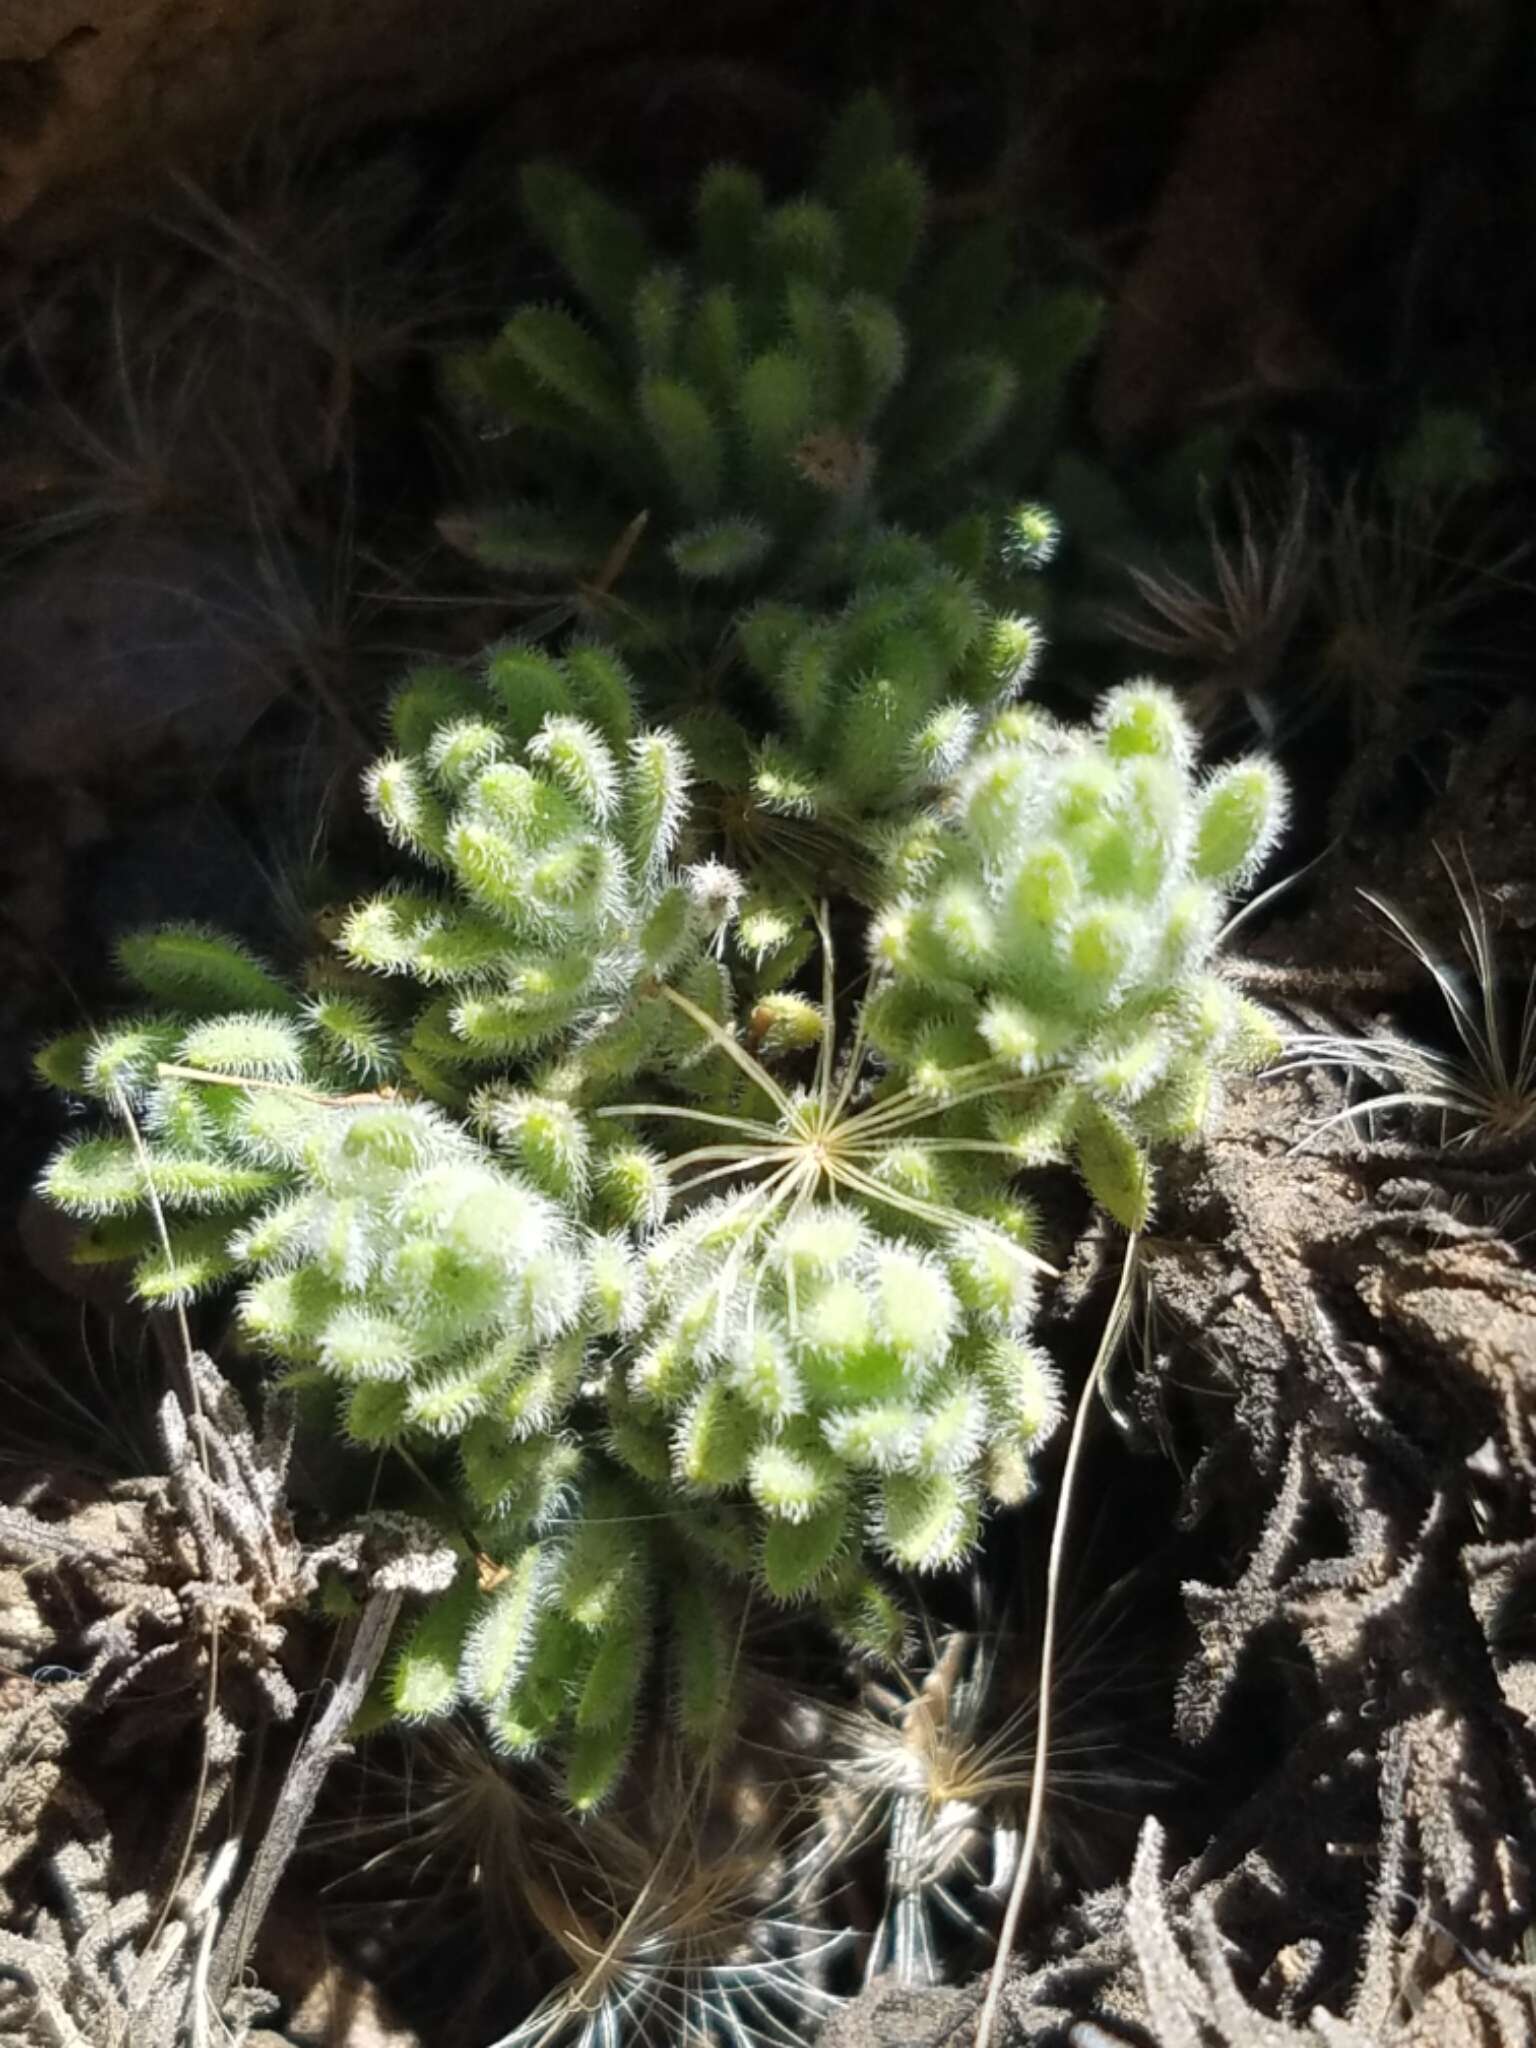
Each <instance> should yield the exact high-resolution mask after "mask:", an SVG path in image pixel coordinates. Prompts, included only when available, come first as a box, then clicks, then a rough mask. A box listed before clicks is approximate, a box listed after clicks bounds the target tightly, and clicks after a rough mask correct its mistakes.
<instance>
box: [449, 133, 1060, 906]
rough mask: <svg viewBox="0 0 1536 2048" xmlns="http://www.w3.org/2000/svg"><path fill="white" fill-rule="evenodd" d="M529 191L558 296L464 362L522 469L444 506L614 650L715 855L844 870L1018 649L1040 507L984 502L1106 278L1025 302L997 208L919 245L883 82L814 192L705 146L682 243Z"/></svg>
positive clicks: (546, 173) (989, 694)
mask: <svg viewBox="0 0 1536 2048" xmlns="http://www.w3.org/2000/svg"><path fill="white" fill-rule="evenodd" d="M523 198H524V202H525V207H526V210H527V212H528V214H529V217H530V219H531V221H532V223H533V225H534V227H535V229H536V230H537V231H538V233H539V234H540V235H541V236H542V238H543V239H544V240H545V241H546V242H547V243H548V245H549V246H550V248H551V249H552V250H553V252H554V254H555V255H556V257H557V258H558V260H559V262H560V265H561V268H562V270H563V271H564V273H565V276H566V278H567V279H568V281H569V285H570V288H571V290H572V292H573V293H574V295H575V299H576V300H577V302H578V303H579V307H580V310H579V312H574V311H571V310H569V309H567V308H566V307H564V306H541V307H524V308H522V309H520V310H519V311H518V312H517V313H515V314H514V315H513V317H512V319H511V320H510V321H509V322H508V323H507V325H506V327H505V328H504V329H503V331H502V332H501V334H500V335H499V336H498V337H497V338H496V339H495V340H494V341H493V342H491V343H490V344H489V346H487V347H486V348H484V349H482V350H479V351H475V352H472V353H470V354H468V355H466V356H464V357H462V358H461V359H460V360H459V361H458V363H457V365H456V367H455V383H456V386H457V388H458V390H459V392H460V395H461V397H462V398H463V399H464V400H465V401H466V402H467V403H468V404H469V405H470V407H471V410H472V411H474V412H475V413H476V414H477V415H478V416H479V417H480V419H481V420H482V422H483V426H484V431H485V433H486V434H487V435H488V436H490V437H491V445H492V446H493V447H494V448H495V449H496V450H498V451H501V452H502V453H503V454H504V456H505V463H506V466H507V467H508V468H509V469H510V470H511V472H512V476H511V478H510V479H509V480H508V481H507V482H506V484H505V489H506V490H507V491H508V492H511V493H520V495H515V496H513V497H511V498H505V499H495V500H493V501H492V502H490V503H488V504H487V505H486V506H485V507H484V508H482V509H480V510H477V511H471V512H466V513H462V514H456V515H452V516H451V517H450V518H449V519H447V520H446V521H445V522H444V530H445V532H446V533H447V534H448V536H449V537H450V538H451V539H452V540H453V541H455V542H456V543H457V544H458V545H459V546H461V547H462V548H464V549H466V550H467V551H468V552H469V553H471V554H472V555H474V556H475V557H476V558H477V559H478V560H480V561H481V562H483V563H484V564H486V565H487V566H488V567H489V568H491V569H492V570H493V571H495V572H497V573H498V574H500V575H502V576H504V577H511V578H512V579H514V580H516V581H520V582H525V583H528V582H531V583H532V584H533V585H534V586H535V587H536V588H537V587H542V589H543V590H544V592H545V593H546V595H547V596H552V597H553V598H554V599H555V600H556V602H555V603H554V608H553V609H552V610H550V611H548V612H547V613H546V615H545V616H546V618H547V619H549V620H555V621H558V620H561V619H563V618H565V617H569V616H574V617H576V618H577V619H578V620H579V621H581V622H582V624H583V625H584V627H585V628H586V629H588V630H591V631H593V632H595V633H597V634H598V635H599V636H600V637H601V639H602V640H603V641H604V642H605V643H607V644H609V645H611V646H615V647H618V648H620V649H621V650H622V651H623V652H625V654H626V655H628V656H629V657H630V658H631V659H633V660H634V661H635V662H636V664H637V666H638V667H639V668H640V669H641V672H642V678H643V682H644V694H645V697H646V699H647V701H648V702H651V703H654V704H656V705H658V706H660V707H661V708H662V709H663V710H665V711H666V712H668V713H669V715H674V714H675V716H676V717H677V719H678V721H679V723H680V726H681V729H682V730H683V732H684V734H685V736H686V738H687V739H688V743H689V745H690V747H691V749H692V751H693V754H694V757H695V760H696V762H697V764H698V770H699V775H700V779H701V780H702V781H703V782H705V783H707V784H709V785H712V786H713V787H714V788H716V789H717V790H718V791H719V793H720V795H719V802H718V805H717V808H716V816H715V820H714V824H715V830H716V834H717V836H718V837H719V838H721V839H723V841H724V842H725V846H726V849H727V851H728V855H729V857H731V858H734V859H737V860H741V861H744V862H746V863H748V864H749V865H751V866H752V867H753V868H754V869H763V868H768V867H770V866H771V865H773V864H774V863H775V862H777V863H778V864H780V865H784V866H787V867H788V868H789V869H790V870H791V872H792V878H793V879H794V880H795V881H797V882H800V883H803V882H804V879H805V875H806V874H807V873H808V872H813V873H817V874H819V875H821V876H822V877H823V878H825V877H826V875H827V874H828V872H829V855H830V857H831V859H832V860H833V862H835V869H836V873H837V876H838V880H839V885H840V886H851V887H856V886H857V878H858V877H859V876H860V875H861V873H862V869H861V867H860V864H859V860H858V853H859V851H860V849H859V847H858V839H859V826H860V823H861V821H863V820H864V819H866V818H867V817H868V816H870V815H872V814H878V813H881V812H888V811H890V810H892V809H893V808H897V807H901V806H903V805H905V806H908V807H910V805H911V804H912V802H913V801H914V800H918V799H920V798H923V797H926V796H928V795H929V794H931V793H932V791H933V790H934V789H935V788H936V787H937V785H938V784H939V783H940V782H942V780H943V778H944V776H945V775H946V774H947V773H948V772H949V771H950V770H951V769H952V768H953V766H954V765H955V763H956V762H957V760H958V759H959V758H960V757H961V755H962V754H963V752H964V750H965V748H966V746H967V745H968V743H969V740H970V738H971V737H972V736H973V734H974V731H975V729H976V726H977V723H978V721H979V720H980V719H981V718H983V717H985V716H986V715H987V714H989V713H990V712H991V711H992V710H994V709H996V708H997V706H998V705H999V704H1000V703H1003V702H1006V701H1008V700H1009V699H1010V698H1011V697H1012V696H1014V695H1015V694H1017V692H1018V691H1019V690H1020V689H1021V688H1022V687H1023V686H1024V684H1025V683H1026V682H1027V681H1028V679H1029V676H1030V674H1031V673H1032V671H1033V669H1034V667H1035V664H1036V662H1037V660H1038V658H1039V654H1040V650H1041V645H1042V634H1041V631H1040V628H1039V626H1038V624H1037V622H1036V621H1035V619H1034V618H1033V617H1032V616H1031V604H1032V600H1033V597H1034V595H1035V592H1036V590H1037V588H1038V586H1037V582H1036V579H1035V574H1034V572H1035V571H1037V570H1038V569H1039V568H1040V567H1041V566H1042V565H1043V564H1044V563H1045V562H1046V561H1047V560H1048V559H1049V558H1050V556H1051V554H1052V553H1053V551H1054V548H1055V545H1056V539H1057V532H1056V526H1055V522H1054V521H1053V519H1052V518H1051V517H1050V515H1049V514H1048V513H1047V512H1045V511H1044V510H1043V508H1041V507H1039V506H1037V505H1033V504H1028V503H1026V504H1023V505H1014V506H1012V508H1011V509H1010V510H1008V511H1007V512H1006V513H1005V512H1004V511H1003V509H1002V507H1003V506H1004V504H1006V503H1009V502H1010V500H1011V496H1012V493H1014V492H1015V491H1016V490H1017V489H1018V482H1017V479H1019V478H1027V477H1028V476H1029V475H1031V474H1033V473H1034V471H1035V470H1036V469H1037V468H1038V455H1039V450H1040V447H1041V446H1042V445H1043V442H1044V440H1045V438H1046V437H1047V435H1048V431H1049V426H1050V422H1051V421H1052V420H1053V418H1054V416H1055V412H1056V409H1057V406H1058V403H1059V400H1060V397H1061V393H1062V390H1063V388H1064V385H1065V382H1066V379H1067V377H1068V376H1069V374H1070V372H1071V370H1072V368H1073V367H1074V365H1075V364H1076V363H1077V362H1078V361H1079V360H1080V358H1081V356H1082V355H1083V353H1084V351H1085V350H1086V348H1087V347H1088V345H1089V344H1090V342H1091V340H1092V338H1093V334H1094V332H1095V329H1096V326H1097V319H1098V308H1097V304H1096V302H1095V301H1093V300H1092V299H1089V298H1087V297H1085V296H1083V295H1082V294H1079V293H1075V292H1070V291H1059V292H1039V293H1036V294H1035V295H1034V296H1033V297H1032V298H1031V299H1029V300H1027V301H1026V300H1024V299H1023V298H1022V297H1021V295H1020V294H1019V292H1018V290H1017V284H1016V280H1015V279H1014V276H1013V271H1012V262H1011V256H1010V251H1009V248H1008V241H1007V236H1006V233H1005V232H1002V230H1001V224H1000V223H992V224H989V225H987V226H986V227H984V228H981V229H978V230H977V231H975V232H974V233H972V234H970V235H968V236H965V237H962V238H961V240H960V241H959V242H958V243H957V244H956V245H955V246H954V247H953V248H951V249H950V250H948V251H944V252H941V253H939V254H938V255H937V256H936V257H935V258H934V260H933V261H931V262H925V261H924V260H923V242H924V239H925V227H926V220H927V213H928V194H927V188H926V184H925V181H924V178H923V176H922V173H921V171H920V170H919V168H918V166H917V165H916V164H915V163H914V162H913V161H912V160H911V159H910V158H909V157H907V156H905V155H904V154H902V153H901V152H900V151H899V150H898V148H897V146H896V141H895V132H894V126H893V122H892V118H891V115H890V113H889V111H888V110H887V109H886V108H885V106H884V105H883V103H882V102H880V101H879V100H878V99H877V98H876V97H874V96H867V97H865V98H862V99H860V100H857V101H856V102H854V104H853V105H852V106H851V107H850V108H849V109H848V110H847V112H846V113H845V114H844V115H843V117H842V118H841V120H840V121H839V122H838V123H837V124H836V125H835V127H834V129H833V131H832V134H831V136H830V137H829V139H828V142H827V145H826V149H825V152H824V157H823V161H822V165H821V169H820V172H819V175H818V178H817V181H816V183H815V186H814V189H813V190H812V192H811V193H810V194H809V195H807V196H802V197H798V198H794V199H790V200H788V201H784V202H781V203H776V204H775V203H770V201H769V199H768V197H767V195H766V194H765V192H764V190H763V187H762V185H761V182H760V180H758V179H757V178H756V176H755V175H754V174H752V173H750V172H748V171H745V170H743V169H741V168H740V167H738V166H735V165H729V164H722V165H717V166H715V167H714V168H713V169H712V170H710V171H709V172H707V173H706V174H705V176H704V178H703V180H702V181H701V183H700V186H699V188H698V191H697V194H696V198H695V205H694V218H693V230H694V232H693V246H692V248H691V250H690V251H689V252H688V253H687V255H686V256H685V257H684V258H680V259H678V260H676V261H673V260H671V259H668V258H660V257H658V256H657V255H656V254H655V253H654V252H653V251H652V250H651V248H650V246H649V243H648V241H647V238H646V237H645V235H644V233H643V231H642V229H641V228H640V226H639V224H638V223H637V222H636V221H634V220H633V219H632V218H631V217H630V216H629V215H628V214H626V213H625V212H624V211H623V210H622V209H621V208H619V207H618V206H616V205H615V204H614V203H613V201H611V200H610V199H608V198H606V197H605V196H604V195H603V194H601V193H600V192H598V191H596V190H595V189H594V188H593V187H592V186H590V185H589V184H587V183H586V182H585V181H584V180H583V179H581V178H580V177H578V176H577V175H575V174H574V173H572V172H570V171H568V170H565V169H562V168H559V167H557V166H553V165H536V166H533V167H531V168H530V169H529V170H528V171H527V172H525V174H524V178H523ZM983 461H985V462H986V464H987V466H988V473H989V474H995V475H996V476H998V477H1003V478H1006V479H1008V488H1007V492H1006V493H1003V492H1001V491H1000V490H999V489H997V488H989V487H988V486H987V484H986V482H985V480H984V479H983V478H981V477H979V474H978V465H979V464H980V463H982V462H983ZM561 592H565V593H567V596H566V597H565V598H563V599H562V598H561V597H560V593H561Z"/></svg>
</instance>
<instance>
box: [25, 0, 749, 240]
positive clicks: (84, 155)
mask: <svg viewBox="0 0 1536 2048" xmlns="http://www.w3.org/2000/svg"><path fill="white" fill-rule="evenodd" d="M752 4H753V0H724V4H723V5H719V4H717V5H716V6H714V7H712V8H711V10H710V14H709V22H710V26H711V28H712V29H718V27H719V25H720V22H721V20H722V19H727V20H728V19H730V18H731V17H733V16H735V15H737V14H742V13H746V12H747V11H749V9H750V7H751V5H752ZM678 22H679V10H677V9H676V8H674V7H670V6H668V5H667V4H666V0H496V4H491V0H361V4H360V0H0V235H3V236H4V237H5V239H6V240H8V241H9V242H10V244H11V247H12V250H13V251H18V252H20V253H23V254H27V253H31V252H32V251H34V250H36V249H38V248H40V247H46V246H48V245H49V244H50V243H52V242H54V241H56V240H57V239H59V238H61V237H63V238H67V237H69V236H71V235H72V234H73V233H75V232H78V231H79V230H80V229H81V228H82V227H85V226H88V225H89V223H90V222H91V220H92V219H94V218H97V217H99V214H100V212H101V210H102V209H103V207H104V206H106V205H107V204H109V203H114V202H117V201H120V200H121V198H122V197H123V196H124V194H125V192H127V191H129V190H131V188H132V187H133V185H134V184H135V183H136V182H139V181H141V180H142V179H143V178H144V176H145V173H146V172H148V171H151V170H152V169H153V168H154V166H155V165H156V164H158V163H161V162H163V161H165V160H166V159H167V158H168V157H174V158H176V159H177V160H180V161H187V162H193V163H195V162H198V161H201V160H203V159H205V158H207V157H208V156H210V155H212V154H214V153H216V152H222V153H223V154H225V155H227V154H228V153H229V152H230V151H231V150H232V149H233V148H234V147H236V146H238V143H239V142H240V141H241V140H242V139H243V138H244V136H245V135H246V134H247V133H248V132H249V130H250V128H251V126H252V125H253V124H254V123H258V122H265V121H268V120H271V121H282V120H284V119H291V118H295V117H299V116H302V117H303V118H304V119H305V121H306V122H307V123H310V124H313V125H314V126H316V127H318V128H320V129H322V130H323V131H325V132H327V133H339V132H342V131H344V130H346V129H348V128H350V127H354V126H357V125H359V124H360V123H363V122H370V121H374V120H379V119H387V118H399V117H402V116H411V115H420V114H428V113H432V112H434V111H440V110H442V109H444V108H447V107H452V106H453V105H455V104H459V103H462V104H469V103H471V102H480V103H485V102H488V101H493V100H494V99H495V98H496V97H497V96H498V95H500V94H502V93H504V92H505V91H506V90H508V89H509V88H510V87H511V86H513V85H515V84H516V83H518V82H519V81H523V80H526V79H529V78H530V77H532V76H534V75H535V74H536V73H537V72H539V71H541V70H544V69H545V68H547V67H550V66H553V65H556V64H559V63H563V62H569V61H571V60H572V59H574V58H579V57H581V56H584V55H586V54H587V53H589V52H595V51H597V50H600V49H602V48H604V47H610V48H611V47H615V46H618V45H621V44H622V45H624V46H632V45H634V44H636V43H637V42H639V41H640V40H641V39H643V38H647V39H653V38H655V37H656V36H657V35H659V34H662V33H663V32H667V33H675V32H676V30H677V26H678Z"/></svg>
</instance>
